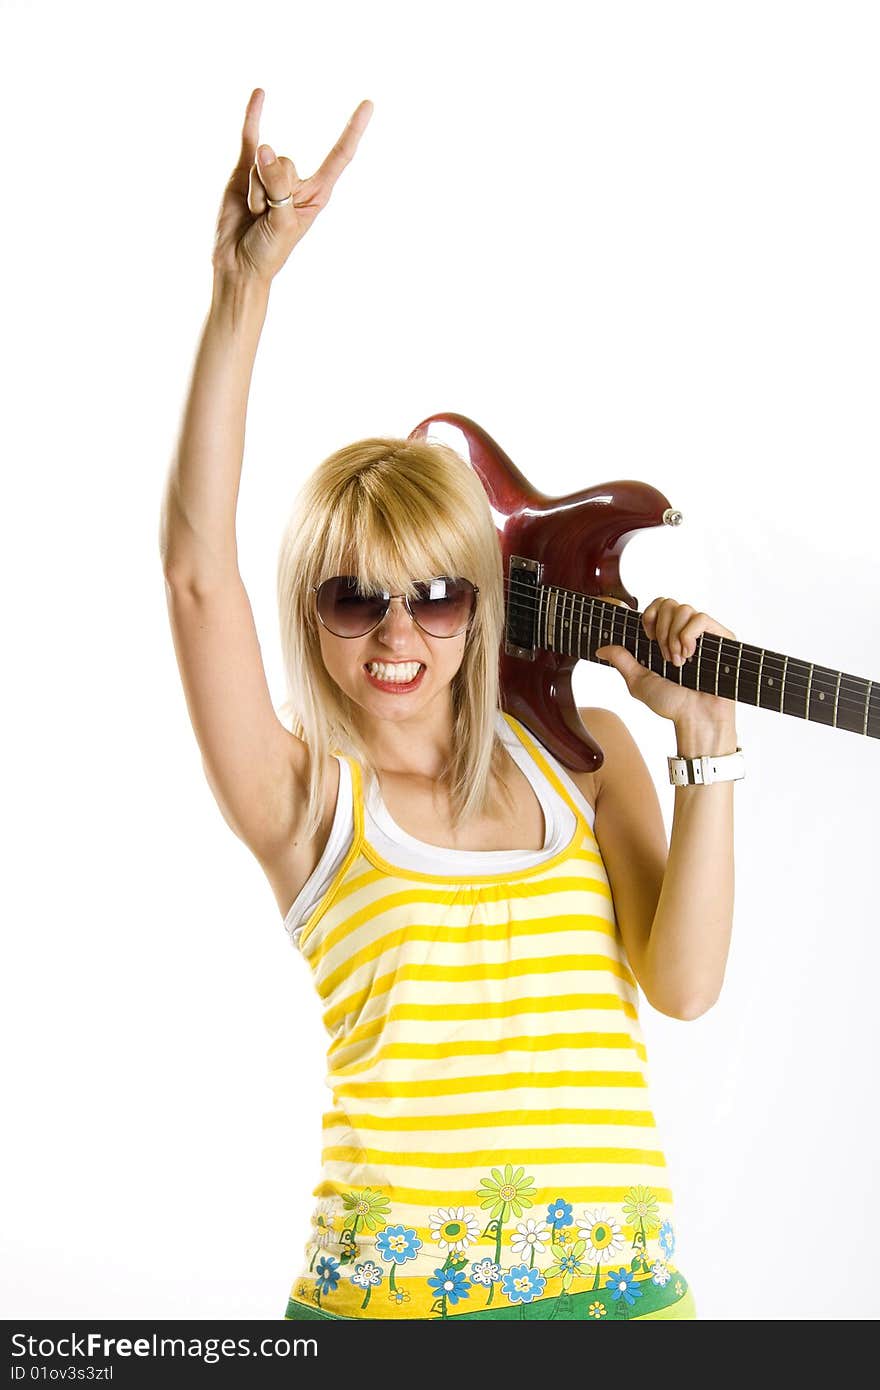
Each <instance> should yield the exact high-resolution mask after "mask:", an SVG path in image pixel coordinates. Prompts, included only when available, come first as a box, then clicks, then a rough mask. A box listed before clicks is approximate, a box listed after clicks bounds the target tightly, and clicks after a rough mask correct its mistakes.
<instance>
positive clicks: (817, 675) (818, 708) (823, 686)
mask: <svg viewBox="0 0 880 1390" xmlns="http://www.w3.org/2000/svg"><path fill="white" fill-rule="evenodd" d="M841 674H842V673H841V672H839V671H832V670H831V669H830V668H829V667H828V666H811V667H810V693H809V697H808V698H809V707H810V711H809V714H808V715H807V718H808V719H812V720H813V721H814V722H815V723H816V724H827V725H828V727H829V728H833V727H835V720H836V713H835V708H836V701H835V700H833V699H832V692H833V691H834V690H835V689H836V687H837V685H838V684H839V681H840V676H841Z"/></svg>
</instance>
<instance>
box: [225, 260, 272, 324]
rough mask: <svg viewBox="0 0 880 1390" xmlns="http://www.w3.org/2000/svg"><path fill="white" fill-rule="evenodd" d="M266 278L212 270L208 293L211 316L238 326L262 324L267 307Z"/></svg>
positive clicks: (267, 291) (267, 283)
mask: <svg viewBox="0 0 880 1390" xmlns="http://www.w3.org/2000/svg"><path fill="white" fill-rule="evenodd" d="M270 284H271V282H270V281H267V280H259V279H257V277H256V276H252V277H247V276H242V275H232V274H230V273H229V272H228V271H222V270H215V271H214V283H213V289H212V292H211V314H212V316H213V317H214V318H217V319H220V320H222V321H224V322H228V323H230V324H231V325H232V326H233V327H238V326H239V325H241V324H244V323H248V322H251V323H254V324H259V325H260V326H261V325H262V322H263V319H264V318H265V317H266V310H267V308H268V306H269V288H270Z"/></svg>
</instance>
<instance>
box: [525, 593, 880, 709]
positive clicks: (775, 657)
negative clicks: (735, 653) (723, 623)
mask: <svg viewBox="0 0 880 1390" xmlns="http://www.w3.org/2000/svg"><path fill="white" fill-rule="evenodd" d="M592 601H593V602H594V603H596V604H600V603H601V604H602V607H603V609H605V610H609V609H610V614H609V613H608V612H607V611H606V612H605V614H604V619H606V620H607V619H608V618H609V617H611V616H612V615H613V614H614V613H615V611H616V610H617V609H618V605H616V604H607V603H605V602H604V601H603V600H601V599H594V600H592ZM511 606H512V607H514V608H515V609H519V610H520V611H523V612H530V613H534V612H535V611H537V608H538V607H539V605H537V604H535V603H531V604H529V605H526V604H524V603H522V602H517V601H515V600H514V601H513V602H512V605H511ZM623 612H624V613H625V615H626V621H627V623H628V620H629V619H632V618H636V617H637V616H639V617H640V616H641V615H640V614H639V615H636V613H635V612H634V610H633V609H631V608H626V609H625V610H623ZM557 622H558V618H557ZM600 624H601V626H602V627H606V626H609V625H610V623H608V622H607V621H603V615H600ZM578 626H579V627H580V637H581V638H583V635H584V631H585V629H587V628H588V625H587V624H583V623H580V624H578ZM573 631H574V626H573V627H572V632H573ZM624 633H625V636H626V637H631V636H632V634H631V632H630V631H629V630H628V628H626V627H625V629H624ZM637 637H638V639H639V640H640V641H642V642H649V643H650V644H653V645H654V646H657V647H658V650H659V644H658V643H657V639H656V638H649V637H648V635H647V633H645V632H644V629H643V628H642V627H639V628H638V632H637ZM707 637H713V638H715V639H716V641H717V642H718V643H719V647H718V649H717V650H716V651H714V652H713V651H712V650H711V647H708V648H707V651H708V655H709V659H710V660H712V659H717V658H718V657H719V656H720V643H721V642H729V643H732V644H735V645H736V646H738V647H739V646H744V645H745V644H740V643H739V640H738V639H737V638H731V637H724V636H722V635H721V634H720V633H714V632H704V633H701V634H700V636H699V637H698V638H697V639H696V640H697V646H698V651H699V650H701V649H702V648H703V639H704V638H707ZM611 642H612V639H609V644H610V643H611ZM596 645H599V643H597V644H596ZM621 645H624V646H625V645H626V643H625V642H623V643H621ZM559 651H560V652H561V653H562V654H563V655H573V656H576V657H578V658H580V655H581V654H580V652H577V653H566V652H565V651H564V643H563V644H562V645H560V648H559ZM697 654H698V653H697V652H695V653H694V655H693V656H691V657H689V658H688V660H687V662H686V663H684V664H683V665H682V666H674V665H673V664H672V663H671V662H669V661H665V662H664V664H665V665H669V666H672V670H673V672H674V673H684V672H685V671H686V670H687V668H688V667H694V661H695V658H696V656H697ZM587 660H593V661H597V662H599V664H601V665H610V662H607V661H606V660H605V659H604V658H602V657H594V656H588V657H587ZM730 662H731V664H733V665H738V667H739V670H740V672H745V673H747V674H754V673H757V672H758V671H759V670H761V661H760V660H758V661H756V660H755V659H754V658H752V657H750V655H749V654H748V653H747V652H745V651H742V652H741V654H740V656H739V658H738V659H737V658H734V657H731V658H730ZM784 662H785V657H784V655H783V654H782V653H772V652H767V651H766V650H765V651H764V661H763V666H764V669H766V670H768V671H769V672H770V673H771V675H772V676H773V677H774V681H775V679H776V678H777V677H779V676H781V674H782V671H783V664H782V663H784ZM812 664H813V674H812V676H810V675H809V666H810V663H809V662H804V661H802V660H801V659H800V658H794V657H789V658H788V662H787V666H785V668H784V671H785V689H786V691H788V690H794V691H796V692H798V693H800V692H806V691H807V690H808V689H811V687H813V686H815V687H816V689H817V690H819V691H820V693H821V694H822V696H823V702H824V696H825V695H828V694H831V695H832V696H833V694H834V692H835V687H836V686H837V675H838V674H839V675H840V682H839V687H838V688H837V706H838V708H841V707H844V708H849V709H851V710H853V711H859V713H860V714H861V715H863V714H864V710H865V706H866V697H867V696H869V694H870V696H871V698H873V691H872V689H871V687H873V686H875V685H877V692H878V694H880V684H877V683H876V682H873V681H867V680H864V679H863V678H862V677H860V676H851V677H850V676H847V675H846V674H845V673H844V672H840V673H838V672H835V671H832V669H831V668H830V667H825V668H819V667H817V665H816V663H812ZM774 666H775V668H776V669H774ZM798 667H801V668H803V672H804V673H806V679H805V678H804V677H803V676H802V674H801V672H800V671H799V670H798ZM646 669H649V670H650V669H651V667H647V668H646ZM694 669H696V668H695V667H694ZM654 674H661V673H660V672H654ZM701 674H702V673H701ZM665 679H667V680H668V679H674V676H670V675H669V674H666V675H665ZM853 682H858V686H856V685H853ZM679 683H680V684H683V682H679ZM779 689H780V693H781V691H782V686H781V684H780V687H779ZM774 693H775V692H774ZM851 695H852V696H853V698H850V696H851ZM726 698H732V697H726ZM744 703H745V702H744ZM828 707H829V708H830V707H831V706H830V705H829V706H828ZM868 717H869V719H871V718H872V717H873V716H872V715H871V714H870V713H869V715H868Z"/></svg>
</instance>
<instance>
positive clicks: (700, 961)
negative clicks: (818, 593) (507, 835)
mask: <svg viewBox="0 0 880 1390" xmlns="http://www.w3.org/2000/svg"><path fill="white" fill-rule="evenodd" d="M612 601H613V602H617V601H618V600H616V599H615V600H612ZM642 621H643V626H644V629H645V632H646V635H647V636H648V637H650V638H652V639H655V640H656V641H657V643H658V644H659V646H660V648H661V651H662V653H663V658H664V660H665V661H666V662H671V663H672V664H673V665H674V666H678V665H681V663H682V662H683V661H686V660H690V659H691V657H692V656H693V654H694V651H695V649H696V642H697V639H698V637H699V636H700V634H701V633H703V632H714V633H716V634H718V635H720V636H724V637H733V636H734V634H733V633H732V632H731V631H730V630H729V629H728V628H725V627H723V626H722V625H721V624H720V623H718V622H717V621H716V620H715V619H714V618H711V617H709V615H708V614H707V613H702V612H696V611H695V610H694V609H693V608H692V607H690V605H689V604H679V603H676V601H675V599H671V598H658V599H655V600H654V601H653V602H652V603H650V604H649V605H648V607H647V608H646V609H645V612H644V614H643V619H642ZM603 654H604V657H606V658H607V660H608V661H609V663H610V664H611V665H613V666H616V668H617V670H618V671H620V673H621V675H622V676H623V677H624V680H625V681H626V683H627V686H628V688H629V692H630V694H631V695H633V696H635V697H636V699H639V700H642V701H643V703H645V704H646V705H648V707H649V708H650V709H652V710H653V711H654V712H655V714H659V715H661V716H662V717H663V718H666V719H670V720H672V722H673V723H674V726H675V734H676V741H677V753H678V755H679V756H680V757H693V756H699V755H702V754H725V753H733V752H735V751H736V747H737V735H736V704H735V702H734V701H733V700H727V699H725V698H722V697H720V696H715V695H711V694H707V693H705V692H702V691H692V690H689V689H687V688H686V687H685V686H682V685H680V684H678V683H676V682H675V681H673V679H671V678H669V679H667V678H666V677H664V676H660V675H658V674H657V673H656V672H652V671H649V670H647V669H646V668H645V667H644V666H643V665H642V664H641V663H640V662H639V661H637V660H636V659H635V657H634V656H633V655H632V654H631V653H630V652H628V651H627V649H626V648H625V647H623V646H618V645H611V646H606V647H597V648H596V655H598V656H600V659H601V658H602V656H603ZM594 713H595V712H594V711H590V714H594ZM604 713H606V714H607V715H608V723H607V728H606V729H605V730H603V733H607V734H609V735H610V739H611V744H610V749H609V752H610V756H609V757H608V767H607V769H606V768H605V767H604V766H603V768H602V769H600V773H599V793H598V797H597V802H596V838H597V839H598V841H599V845H600V848H601V850H602V854H603V858H604V856H605V853H606V845H607V849H608V856H609V861H610V869H609V878H610V879H611V880H612V887H613V891H614V898H615V905H618V902H619V904H620V905H621V908H622V910H621V911H620V913H619V916H618V922H619V925H620V928H621V935H622V937H623V939H624V945H625V946H626V950H627V955H628V956H629V958H630V962H631V964H632V967H633V970H634V972H635V974H636V977H637V979H638V981H639V983H640V984H641V986H642V988H643V989H644V991H645V995H646V997H647V998H648V999H649V1001H650V1002H651V1004H652V1005H653V1006H654V1008H656V1009H659V1010H660V1011H661V1013H665V1014H670V1015H671V1016H672V1017H673V1018H682V1019H693V1018H698V1017H699V1015H700V1014H702V1013H705V1012H706V1011H707V1009H710V1008H711V1007H712V1005H713V1004H714V1003H715V1001H716V1000H717V998H718V996H719V994H720V992H721V987H722V984H723V982H724V972H725V968H726V965H727V957H728V953H729V950H730V940H731V934H732V929H733V905H734V864H733V851H734V845H733V797H734V790H733V783H732V782H717V783H715V784H710V785H709V786H699V785H695V786H685V787H676V789H675V811H674V815H673V821H672V835H671V843H670V846H669V851H668V855H667V856H665V863H664V862H663V860H664V849H665V843H666V833H665V830H664V827H663V821H662V817H661V814H660V803H659V801H658V800H657V793H656V791H655V790H654V787H653V784H652V781H651V777H650V774H649V772H648V769H647V768H646V767H645V764H644V760H643V758H642V756H641V754H640V753H639V751H638V748H637V747H636V745H635V742H634V740H633V738H632V736H631V735H630V733H629V732H628V730H627V729H626V726H625V725H624V724H623V721H622V720H620V719H618V718H617V716H616V715H612V714H611V712H610V711H605V712H604ZM599 737H600V742H601V741H602V735H601V734H600V736H599ZM661 870H662V872H661Z"/></svg>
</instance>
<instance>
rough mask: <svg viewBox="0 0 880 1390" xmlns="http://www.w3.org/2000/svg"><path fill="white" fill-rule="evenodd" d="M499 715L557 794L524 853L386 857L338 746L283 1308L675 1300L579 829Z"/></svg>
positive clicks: (632, 1063) (608, 910)
mask: <svg viewBox="0 0 880 1390" xmlns="http://www.w3.org/2000/svg"><path fill="white" fill-rule="evenodd" d="M504 719H505V720H506V721H507V723H508V724H509V726H510V728H511V729H512V730H513V731H514V733H515V734H516V736H517V737H518V738H519V740H520V741H521V742H522V744H523V745H524V747H525V749H526V750H527V753H528V755H530V757H531V758H532V759H533V760H534V762H535V764H536V765H537V767H538V768H539V769H540V771H541V773H543V775H544V777H545V778H546V779H547V781H548V782H549V783H550V785H551V786H552V787H553V789H554V790H555V791H556V793H557V794H558V795H559V796H560V797H561V798H562V799H563V800H564V802H565V804H566V805H567V806H568V807H569V808H570V810H571V811H572V812H573V813H574V823H575V828H574V833H573V834H572V836H571V838H570V840H569V841H568V843H567V844H565V845H564V847H563V848H562V849H561V850H559V851H558V852H557V853H555V854H553V855H552V856H551V857H550V858H545V859H544V860H543V862H541V863H539V864H538V865H537V866H536V867H531V868H526V869H519V870H516V869H514V870H512V871H510V872H505V873H494V874H468V875H466V876H463V877H462V876H454V875H451V874H442V873H430V874H426V873H419V872H416V871H414V870H412V869H405V868H402V867H400V866H399V865H395V864H393V863H390V862H389V861H388V860H387V859H385V858H383V857H382V856H381V855H380V854H379V853H378V851H377V850H376V848H375V846H374V845H373V844H371V843H370V842H369V840H368V839H367V838H366V836H365V827H364V794H363V782H362V777H361V770H360V767H359V765H358V764H357V762H356V761H355V760H354V759H352V758H347V761H348V763H349V765H350V767H351V777H352V793H353V819H354V835H353V839H352V842H351V846H350V848H349V850H348V852H347V854H346V855H345V857H344V859H343V860H342V862H341V863H340V865H339V868H338V870H337V871H336V873H335V875H334V876H333V879H332V881H331V882H330V885H329V887H328V889H327V891H326V892H325V893H324V895H323V896H322V897H321V899H320V900H319V902H318V903H317V904H316V906H315V907H314V909H313V911H312V912H311V914H310V915H309V916H308V918H307V920H306V922H305V923H304V925H303V927H302V929H301V933H300V939H299V947H300V950H301V952H302V954H303V956H304V957H305V959H306V960H307V961H308V962H309V965H310V967H311V970H312V973H313V976H314V983H315V986H316V988H317V991H318V994H319V996H320V998H321V1000H322V1001H323V1005H324V1012H323V1020H324V1024H325V1027H326V1029H327V1032H328V1034H329V1036H330V1045H329V1048H328V1052H327V1068H328V1070H327V1078H326V1079H327V1085H328V1087H329V1089H330V1091H331V1093H332V1097H333V1104H332V1109H331V1110H329V1111H328V1112H327V1113H326V1114H325V1115H324V1117H323V1134H324V1144H323V1157H322V1162H323V1171H322V1175H321V1180H320V1182H319V1183H318V1185H317V1186H316V1187H315V1189H314V1195H315V1197H316V1198H317V1205H316V1208H315V1211H314V1213H313V1216H312V1228H311V1232H310V1238H309V1240H308V1241H307V1243H306V1246H305V1258H304V1260H303V1263H302V1266H301V1269H300V1272H299V1273H298V1274H297V1276H296V1278H295V1279H294V1281H293V1285H292V1287H291V1290H290V1296H289V1300H288V1305H287V1311H286V1314H285V1316H286V1317H288V1318H422V1319H435V1318H440V1319H443V1318H453V1317H454V1318H469V1319H474V1318H542V1319H551V1318H566V1319H581V1320H590V1321H608V1320H609V1319H620V1318H641V1317H656V1318H676V1317H677V1318H687V1317H691V1318H693V1317H695V1316H696V1313H695V1309H694V1304H693V1298H692V1295H691V1293H690V1289H689V1286H688V1283H687V1280H686V1278H685V1276H684V1274H683V1273H682V1272H681V1270H680V1269H679V1268H678V1265H677V1262H676V1236H675V1231H674V1225H673V1209H672V1192H671V1191H670V1188H669V1186H668V1181H667V1173H666V1160H665V1158H664V1155H663V1152H662V1150H661V1147H660V1143H659V1141H658V1132H657V1126H656V1122H655V1119H654V1115H653V1113H652V1111H651V1104H650V1098H649V1090H648V1071H647V1064H648V1059H647V1053H646V1049H645V1044H644V1040H643V1038H642V1031H641V1026H640V1022H639V1014H638V986H637V982H636V979H635V977H634V975H633V973H632V971H631V969H630V966H629V964H628V961H627V957H626V953H625V950H624V946H623V942H622V939H621V936H620V932H619V930H618V927H617V923H616V918H615V913H614V904H613V901H612V896H611V888H610V885H609V881H608V877H607V874H606V872H605V868H604V865H603V862H602V856H601V853H600V851H599V845H598V842H597V840H596V838H595V836H594V834H593V830H592V828H591V825H590V823H589V822H588V821H587V819H586V817H585V815H584V814H583V812H582V811H581V809H580V808H579V807H578V805H577V803H576V801H575V799H574V798H573V797H572V796H571V794H570V793H569V791H568V790H567V788H566V786H565V783H564V781H563V780H562V778H561V777H560V776H559V775H557V772H556V771H554V767H555V768H557V769H558V768H559V764H558V763H556V761H555V759H553V758H552V755H551V754H550V753H549V752H548V751H547V750H545V749H542V748H541V747H540V746H539V745H538V744H537V743H536V742H535V741H534V740H533V739H532V737H531V736H530V735H529V734H528V733H527V732H526V730H525V728H524V726H523V725H522V724H521V723H520V722H519V721H518V720H516V719H514V718H513V717H512V716H510V715H507V714H505V715H504ZM453 863H454V861H453Z"/></svg>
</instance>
